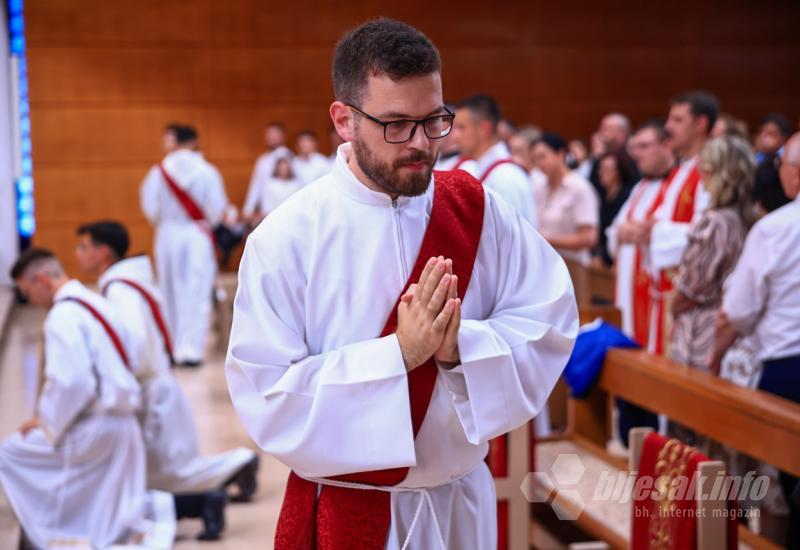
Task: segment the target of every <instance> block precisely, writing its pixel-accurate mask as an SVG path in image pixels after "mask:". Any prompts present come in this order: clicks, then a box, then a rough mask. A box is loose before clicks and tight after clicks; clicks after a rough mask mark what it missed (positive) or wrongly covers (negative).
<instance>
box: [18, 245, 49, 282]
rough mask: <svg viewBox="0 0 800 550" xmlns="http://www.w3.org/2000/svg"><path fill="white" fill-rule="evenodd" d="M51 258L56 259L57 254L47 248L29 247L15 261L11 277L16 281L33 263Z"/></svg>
mask: <svg viewBox="0 0 800 550" xmlns="http://www.w3.org/2000/svg"><path fill="white" fill-rule="evenodd" d="M51 259H56V255H55V254H53V253H52V252H51V251H50V250H48V249H47V248H29V249H28V250H26V251H25V252H23V253H22V255H21V256H20V257H19V258H17V261H16V262H14V265H13V266H11V272H10V275H11V278H12V279H13V280H15V281H16V280H17V279H19V278H20V277H22V276H23V275H24V274H25V271H26V270H27V269H28V268H29V267H30V266H31V265H32V264H34V263H36V262H38V261H40V260H51Z"/></svg>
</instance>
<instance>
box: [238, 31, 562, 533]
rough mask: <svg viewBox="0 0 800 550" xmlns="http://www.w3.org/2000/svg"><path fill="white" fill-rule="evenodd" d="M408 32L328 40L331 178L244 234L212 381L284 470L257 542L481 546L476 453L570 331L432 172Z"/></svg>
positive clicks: (542, 400)
mask: <svg viewBox="0 0 800 550" xmlns="http://www.w3.org/2000/svg"><path fill="white" fill-rule="evenodd" d="M441 82H442V81H441V61H440V58H439V53H438V51H437V50H436V48H435V46H434V45H433V44H432V43H431V42H430V41H429V40H428V38H427V37H426V36H425V35H423V34H422V33H421V32H419V31H418V30H416V29H414V28H413V27H410V26H408V25H406V24H404V23H400V22H397V21H392V20H388V19H379V20H375V21H370V22H367V23H365V24H363V25H361V26H360V27H358V28H357V29H355V30H353V31H352V32H350V33H348V34H347V35H346V36H345V37H344V38H343V39H342V40H341V41H340V42H339V44H338V46H337V48H336V52H335V54H334V60H333V85H334V86H333V87H334V92H335V95H336V101H334V102H333V104H332V105H331V107H330V114H331V119H332V120H333V123H334V125H335V127H336V130H337V132H338V133H339V134H340V135H341V136H342V138H344V139H345V140H346V141H347V142H349V143H345V144H343V145H341V146H340V147H339V151H338V157H337V159H336V164H335V166H334V167H333V170H332V172H331V173H330V174H328V175H327V176H325V177H323V178H321V179H319V180H317V182H315V183H313V184H311V185H309V186H307V187H305V188H304V189H302V190H300V191H298V192H297V193H296V194H295V195H293V196H292V197H290V198H289V199H288V200H287V201H286V202H285V203H284V204H283V206H282V207H281V208H280V209H278V210H276V211H275V212H274V213H273V214H272V215H270V216H269V217H268V218H267V219H266V220H265V221H264V222H262V223H261V225H260V226H259V227H258V228H257V229H256V230H255V231H254V232H253V233H252V234H251V235H250V238H249V239H248V241H247V244H246V246H245V251H244V256H243V258H242V263H241V267H240V271H239V290H238V293H237V296H236V300H235V302H234V315H233V326H232V330H231V339H230V345H229V348H228V358H227V364H226V372H227V378H228V386H229V390H230V392H231V397H232V399H233V403H234V405H235V407H236V410H237V412H238V414H239V416H240V418H241V420H242V422H243V424H244V426H245V427H246V429H247V430H248V432H249V433H250V435H251V437H253V439H254V440H255V441H256V442H257V443H258V444H259V446H260V447H261V448H262V449H264V450H265V451H266V452H268V453H270V454H272V455H273V456H275V457H276V458H278V459H279V460H281V461H282V462H284V463H286V464H287V465H288V466H290V467H291V468H292V470H293V471H292V474H291V475H290V478H289V481H288V485H287V490H286V495H285V497H284V502H283V507H282V510H281V515H280V518H279V520H278V526H277V531H276V540H275V548H277V549H288V548H291V549H295V548H313V547H314V545H316V546H317V547H321V548H352V547H354V546H356V544H358V547H360V548H385V547H386V548H400V547H403V548H405V547H408V545H410V547H411V548H492V547H496V545H497V542H496V538H497V519H496V518H497V515H496V502H495V493H494V485H493V482H492V478H491V475H490V473H489V470H488V468H487V466H486V464H485V463H484V457H485V456H486V454H487V450H488V441H489V440H490V439H492V438H494V437H496V436H498V435H500V434H503V433H507V432H509V431H511V430H513V429H514V428H516V427H518V426H520V425H522V424H524V423H526V422H528V421H529V420H530V419H531V418H532V417H533V416H534V415H536V414H537V413H538V412H539V411H540V410H541V409H542V407H544V406H545V404H546V401H547V397H548V395H549V393H550V391H551V389H552V388H553V385H554V384H555V382H556V380H557V379H558V377H559V375H560V374H561V371H562V369H563V367H564V365H565V363H566V361H567V359H568V357H569V355H570V353H571V350H572V346H573V342H574V339H575V337H576V335H577V307H576V304H575V298H574V293H573V289H572V284H571V282H570V279H569V275H568V273H567V269H566V266H565V265H564V263H563V261H562V260H561V259H560V257H559V256H558V255H557V254H556V252H555V251H554V250H553V249H552V248H551V247H550V246H549V245H548V244H547V243H546V242H545V241H544V240H543V239H542V238H541V237H540V236H539V235H538V234H537V233H536V231H534V229H533V228H532V227H531V226H530V224H528V223H526V222H523V221H522V219H521V218H520V217H519V216H518V215H517V214H516V213H515V211H514V210H513V208H511V207H510V206H509V205H508V204H507V203H506V202H505V201H503V200H499V199H498V198H497V196H496V195H495V194H494V193H493V192H492V191H489V190H485V189H484V188H483V187H482V186H481V185H480V184H479V183H478V182H477V181H475V180H474V179H473V178H472V177H470V176H469V175H468V174H466V173H464V172H461V171H453V172H433V170H432V167H433V165H434V163H435V161H436V158H437V155H438V151H439V147H440V143H441V141H440V138H442V137H444V136H446V135H447V134H448V133H449V132H450V130H451V128H452V125H453V118H454V116H453V114H452V113H451V112H450V111H448V110H447V109H446V108H445V107H444V103H443V100H442V83H441Z"/></svg>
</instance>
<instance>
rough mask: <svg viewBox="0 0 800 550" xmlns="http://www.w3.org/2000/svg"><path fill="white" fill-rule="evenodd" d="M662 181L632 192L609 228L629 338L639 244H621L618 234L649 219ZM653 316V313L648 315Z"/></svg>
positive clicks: (617, 290) (645, 251)
mask: <svg viewBox="0 0 800 550" xmlns="http://www.w3.org/2000/svg"><path fill="white" fill-rule="evenodd" d="M661 181H662V180H660V179H643V180H641V181H640V182H639V183H637V184H636V185H635V186H634V188H633V190H632V191H631V195H630V197H628V200H626V201H625V204H623V205H622V208H620V210H619V213H618V214H617V217H616V218H614V222H613V223H612V224H611V225H610V226H609V227H608V228H607V229H606V237H607V238H608V250H609V252H610V254H611V255H612V256H613V257H614V268H615V270H616V277H615V285H616V286H615V294H614V295H615V304H616V306H617V307H618V308H619V309H620V312H621V313H622V331H623V332H624V333H625V334H627V335H628V336H631V337H632V336H633V333H634V331H633V327H634V322H633V317H634V312H633V303H634V301H635V300H636V298H635V296H634V277H635V275H636V269H637V267H636V247H637V245H634V244H630V243H624V244H620V243H619V240H618V238H617V234H618V231H619V228H620V226H621V225H623V224H625V223H627V222H642V221H645V220H646V219H647V214H648V212H650V210H651V208H652V207H653V203H654V202H655V201H656V199H657V197H658V192H659V190H660V189H661ZM648 248H649V247H647V246H642V250H640V253H639V257H640V261H641V263H642V264H641V266H640V268H641V269H643V270H644V269H645V267H644V266H645V264H646V261H647V255H648ZM648 313H649V312H648Z"/></svg>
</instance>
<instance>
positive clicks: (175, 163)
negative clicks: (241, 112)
mask: <svg viewBox="0 0 800 550" xmlns="http://www.w3.org/2000/svg"><path fill="white" fill-rule="evenodd" d="M176 133H177V142H178V146H177V148H176V149H175V150H174V151H173V152H171V153H169V154H167V155H166V156H165V157H164V159H163V160H162V161H161V163H159V164H157V165H155V166H153V167H152V168H151V169H150V171H149V172H148V173H147V176H146V177H145V180H144V182H143V183H142V188H141V192H140V194H141V203H142V204H141V206H142V211H143V212H144V215H145V217H146V218H147V219H148V220H149V221H150V223H151V224H153V225H154V226H155V228H156V238H155V255H156V266H157V270H158V281H159V284H160V286H161V292H162V295H163V297H164V306H165V307H164V312H165V313H166V316H167V323H168V325H169V327H170V330H171V332H172V334H173V335H174V338H175V342H174V344H175V361H176V362H177V363H179V364H183V365H186V366H197V365H200V364H201V363H202V362H203V357H204V355H205V343H206V336H207V333H208V327H209V323H210V321H211V305H212V304H211V291H212V288H213V286H214V279H215V277H216V273H217V260H216V241H215V239H214V234H213V228H214V227H215V226H216V225H217V224H219V223H220V221H221V220H222V217H223V215H224V213H225V208H226V206H227V205H228V198H227V196H226V195H225V187H224V184H223V182H222V177H221V176H220V174H219V171H218V170H217V169H216V168H215V167H214V166H213V165H212V164H210V163H209V162H208V161H206V160H205V159H204V158H203V155H202V154H201V153H200V152H199V151H197V150H196V147H197V132H195V130H194V129H193V128H191V127H184V126H181V127H179V128H178V129H177V130H176Z"/></svg>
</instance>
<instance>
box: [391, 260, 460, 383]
mask: <svg viewBox="0 0 800 550" xmlns="http://www.w3.org/2000/svg"><path fill="white" fill-rule="evenodd" d="M460 326H461V300H460V299H459V298H458V277H457V276H456V275H453V261H452V260H450V259H445V258H444V257H442V256H439V257H438V258H431V259H430V260H428V263H426V264H425V268H424V269H423V270H422V274H421V275H420V277H419V280H418V281H417V282H416V283H414V284H412V285H411V286H410V287H409V288H408V291H406V293H405V294H403V296H401V298H400V303H399V304H398V306H397V341H398V343H399V344H400V351H401V352H402V354H403V361H404V362H405V365H406V371H408V372H411V371H412V370H414V369H415V368H417V367H419V366H421V365H423V364H424V363H425V362H426V361H428V359H430V358H431V357H435V358H436V360H437V361H438V362H439V363H443V364H449V365H454V364H458V363H460V356H459V353H458V329H459V328H460Z"/></svg>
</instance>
